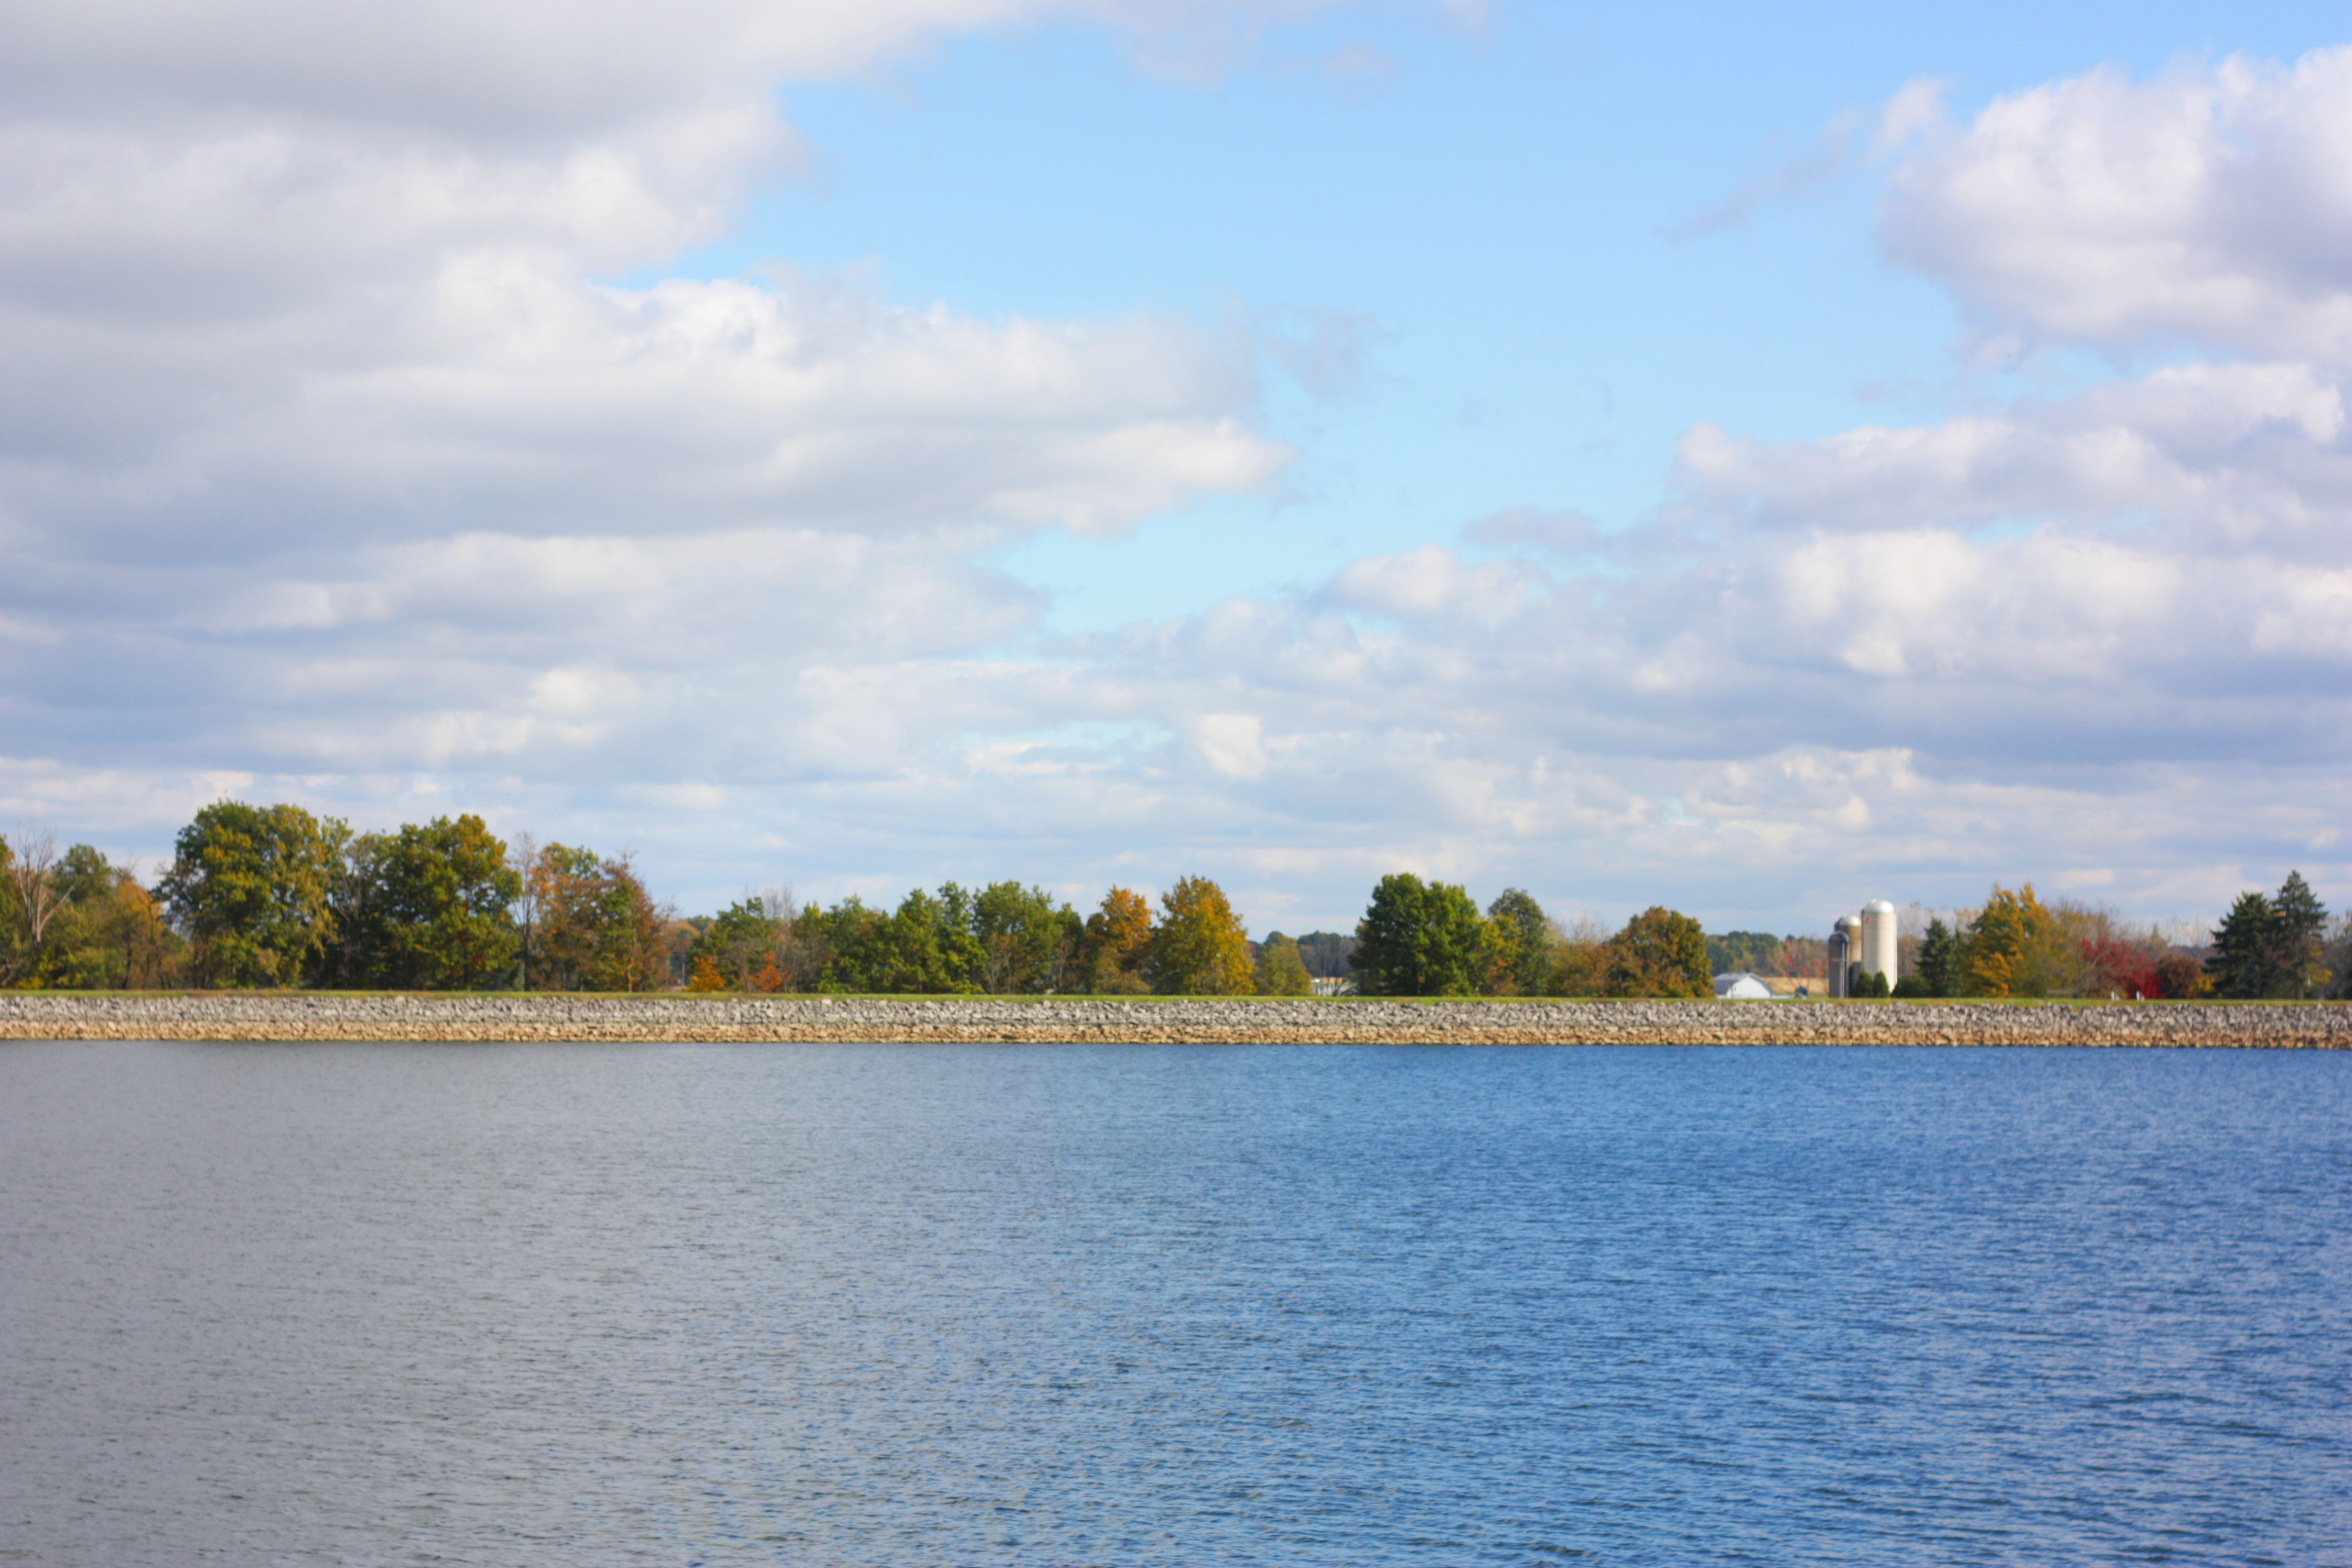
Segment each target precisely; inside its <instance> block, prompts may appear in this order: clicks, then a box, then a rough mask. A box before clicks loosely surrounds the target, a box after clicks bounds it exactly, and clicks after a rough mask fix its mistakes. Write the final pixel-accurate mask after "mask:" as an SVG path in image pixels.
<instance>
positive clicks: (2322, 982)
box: [2271, 871, 2328, 998]
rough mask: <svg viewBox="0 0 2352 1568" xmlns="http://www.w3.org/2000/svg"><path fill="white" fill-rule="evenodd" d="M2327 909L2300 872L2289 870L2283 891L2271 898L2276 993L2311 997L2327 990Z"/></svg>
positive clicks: (2272, 962)
mask: <svg viewBox="0 0 2352 1568" xmlns="http://www.w3.org/2000/svg"><path fill="white" fill-rule="evenodd" d="M2326 930H2327V906H2326V905H2325V904H2323V903H2321V902H2320V901H2319V895H2318V894H2316V893H2315V892H2313V891H2312V890H2311V884H2310V883H2308V882H2306V881H2305V880H2304V879H2303V873H2302V872H2300V871H2289V872H2288V873H2287V874H2286V880H2285V881H2284V883H2282V884H2280V886H2279V890H2278V891H2277V892H2276V893H2273V895H2271V942H2272V946H2273V952H2272V957H2271V967H2272V969H2273V972H2274V973H2275V974H2276V976H2277V982H2276V984H2277V986H2278V989H2277V992H2276V994H2278V995H2281V996H2293V997H2306V998H2307V997H2311V996H2315V995H2318V994H2320V993H2321V992H2323V991H2325V990H2326V988H2327V973H2328V971H2327V963H2326V944H2325V943H2324V942H2322V940H2321V939H2322V937H2323V936H2324V934H2325V933H2326Z"/></svg>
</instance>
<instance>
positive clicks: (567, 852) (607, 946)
mask: <svg viewBox="0 0 2352 1568" xmlns="http://www.w3.org/2000/svg"><path fill="white" fill-rule="evenodd" d="M531 879H532V882H533V884H534V885H533V887H532V889H531V897H532V900H534V902H535V904H536V906H537V910H538V919H537V921H536V922H535V924H534V928H533V930H532V933H531V952H530V974H531V984H532V985H533V986H534V987H536V988H538V989H541V990H547V991H651V990H654V989H656V987H658V986H660V985H661V984H663V982H664V981H666V980H667V978H668V975H669V964H668V955H667V947H666V944H665V942H664V940H663V926H664V923H665V921H664V915H663V911H662V910H660V909H659V908H658V907H657V906H656V904H655V903H654V901H653V898H652V896H651V895H650V894H648V893H647V892H646V887H645V884H644V882H642V881H640V880H639V879H638V878H637V874H636V871H635V868H634V867H633V866H632V865H631V864H630V859H629V857H628V856H626V855H620V856H616V857H613V858H599V857H598V856H597V855H596V854H595V852H594V851H593V850H589V849H580V848H574V847H571V846H569V845H563V844H550V845H547V846H545V847H542V848H541V850H540V852H539V858H538V861H537V863H536V864H535V865H534V866H533V867H532V868H531Z"/></svg>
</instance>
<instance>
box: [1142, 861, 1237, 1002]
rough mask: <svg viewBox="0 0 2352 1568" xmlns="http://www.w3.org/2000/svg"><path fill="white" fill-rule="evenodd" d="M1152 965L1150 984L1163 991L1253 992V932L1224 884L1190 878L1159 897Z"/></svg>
mask: <svg viewBox="0 0 2352 1568" xmlns="http://www.w3.org/2000/svg"><path fill="white" fill-rule="evenodd" d="M1147 967H1148V969H1149V971H1150V976H1151V988H1152V989H1153V990H1155V991H1158V992H1160V993H1161V994H1163V995H1171V996H1244V995H1247V994H1249V993H1250V992H1251V990H1252V989H1253V988H1254V986H1255V982H1254V981H1253V980H1252V979H1251V976H1250V955H1249V932H1248V931H1247V929H1246V928H1244V926H1243V924H1242V919H1241V917H1240V916H1239V915H1237V914H1235V913H1234V907H1233V905H1232V903H1231V902H1229V901H1228V900H1226V898H1225V891H1224V889H1223V888H1220V887H1218V886H1217V884H1216V883H1214V882H1212V881H1211V880H1209V879H1207V878H1206V877H1185V878H1182V879H1180V880H1179V881H1178V882H1177V884H1176V885H1175V886H1174V887H1173V888H1171V889H1169V890H1168V891H1167V892H1166V893H1164V894H1162V895H1160V925H1159V928H1158V929H1157V930H1156V931H1153V932H1152V933H1151V952H1150V960H1149V963H1148V965H1147Z"/></svg>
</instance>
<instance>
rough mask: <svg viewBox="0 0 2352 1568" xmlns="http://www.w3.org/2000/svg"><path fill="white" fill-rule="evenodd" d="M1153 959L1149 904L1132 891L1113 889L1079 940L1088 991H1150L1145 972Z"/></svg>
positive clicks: (1088, 921) (1115, 992) (1105, 897)
mask: <svg viewBox="0 0 2352 1568" xmlns="http://www.w3.org/2000/svg"><path fill="white" fill-rule="evenodd" d="M1150 956H1151V905H1150V902H1149V901H1148V900H1146V899H1145V898H1144V896H1143V895H1142V894H1141V893H1139V892H1136V891H1135V890H1134V889H1129V888H1119V887H1114V888H1112V889H1111V890H1110V891H1109V892H1108V893H1105V894H1104V895H1103V900H1102V907H1101V908H1099V909H1097V910H1095V912H1094V913H1093V914H1090V915H1088V916H1087V922H1086V929H1085V932H1084V935H1083V936H1082V937H1081V938H1080V958H1081V962H1082V963H1083V964H1084V966H1085V970H1086V987H1087V990H1089V991H1092V992H1095V993H1097V994H1103V995H1116V994H1123V993H1134V992H1139V991H1149V990H1150V989H1151V983H1150V978H1149V976H1147V975H1146V973H1144V970H1145V965H1146V964H1147V963H1149V962H1150Z"/></svg>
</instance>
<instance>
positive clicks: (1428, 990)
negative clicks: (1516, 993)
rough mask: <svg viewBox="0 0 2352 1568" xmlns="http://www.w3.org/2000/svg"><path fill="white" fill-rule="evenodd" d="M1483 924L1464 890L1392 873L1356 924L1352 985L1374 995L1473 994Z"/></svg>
mask: <svg viewBox="0 0 2352 1568" xmlns="http://www.w3.org/2000/svg"><path fill="white" fill-rule="evenodd" d="M1485 925H1486V921H1484V920H1483V919H1482V918H1481V917H1480V916H1479V913H1478V906H1477V905H1476V904H1475V903H1473V902H1471V900H1470V895H1469V893H1468V892H1467V891H1465V889H1461V888H1459V887H1456V886H1454V884H1453V883H1450V882H1423V880H1422V879H1420V878H1419V877H1416V876H1414V875H1413V874H1412V872H1410V871H1394V872H1391V873H1390V874H1389V875H1388V876H1385V877H1383V878H1381V881H1380V886H1378V887H1377V888H1374V889H1372V900H1371V902H1370V905H1368V906H1367V907H1366V908H1365V910H1364V918H1363V919H1362V920H1360V921H1357V922H1356V951H1355V952H1354V953H1353V954H1352V955H1351V956H1350V958H1349V963H1352V964H1353V965H1354V966H1355V971H1356V984H1357V987H1358V989H1360V990H1361V991H1362V992H1364V993H1365V994H1367V995H1371V996H1469V995H1474V994H1476V992H1477V989H1478V986H1477V971H1478V964H1479V959H1480V956H1481V953H1482V951H1484V950H1485V948H1486V940H1487V939H1486V931H1485V929H1484V928H1485Z"/></svg>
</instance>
